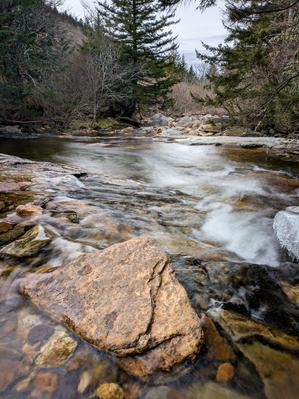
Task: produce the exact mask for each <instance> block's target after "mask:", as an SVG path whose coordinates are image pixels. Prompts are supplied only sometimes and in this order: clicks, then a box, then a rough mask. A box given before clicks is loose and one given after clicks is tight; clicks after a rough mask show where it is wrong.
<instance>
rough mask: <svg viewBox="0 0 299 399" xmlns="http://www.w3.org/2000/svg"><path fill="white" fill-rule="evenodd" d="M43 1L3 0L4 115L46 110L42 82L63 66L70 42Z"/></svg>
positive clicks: (0, 68) (0, 111) (0, 73)
mask: <svg viewBox="0 0 299 399" xmlns="http://www.w3.org/2000/svg"><path fill="white" fill-rule="evenodd" d="M52 11H53V10H52V9H51V7H49V6H48V5H47V4H46V3H45V1H43V0H2V2H1V5H0V26H1V29H0V97H1V105H0V117H1V118H3V119H10V118H13V119H14V118H27V117H30V116H31V115H32V114H41V115H42V113H43V110H42V107H41V105H40V104H39V101H38V98H39V97H40V95H41V89H42V82H43V81H44V80H45V78H46V77H48V76H49V74H50V73H52V72H53V71H54V70H55V69H57V68H60V67H61V65H60V63H59V60H60V57H59V56H60V55H61V54H62V53H64V52H65V51H67V43H66V42H65V41H64V40H63V38H62V36H59V28H58V26H57V24H56V23H55V18H54V17H53V14H52Z"/></svg>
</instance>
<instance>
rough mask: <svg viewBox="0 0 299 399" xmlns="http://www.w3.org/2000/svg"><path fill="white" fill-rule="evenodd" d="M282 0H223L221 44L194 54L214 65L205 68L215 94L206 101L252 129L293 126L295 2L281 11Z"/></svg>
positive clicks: (297, 74)
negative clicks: (224, 31) (225, 32)
mask: <svg viewBox="0 0 299 399" xmlns="http://www.w3.org/2000/svg"><path fill="white" fill-rule="evenodd" d="M282 3H284V5H285V6H286V4H287V2H278V1H276V0H271V1H268V0H267V1H266V0H259V1H256V0H234V1H231V2H227V6H226V17H227V21H226V27H227V28H228V31H229V35H228V37H227V39H226V41H225V44H224V45H221V46H219V47H217V48H213V47H209V46H205V47H206V50H208V52H209V54H208V55H207V53H205V54H198V56H199V58H200V59H201V60H203V61H204V62H207V63H209V64H210V65H211V67H213V68H215V66H217V70H218V71H217V73H213V74H212V73H209V79H210V82H211V84H212V88H213V89H214V93H215V95H214V96H213V97H212V98H210V99H208V100H209V101H208V104H210V105H222V106H224V107H225V108H226V109H227V111H228V112H229V113H230V114H231V115H232V116H234V117H235V119H237V120H238V121H239V122H241V123H243V124H246V125H249V126H250V127H252V128H254V129H259V130H261V129H264V130H268V131H270V130H271V129H276V130H277V129H278V130H281V131H282V130H286V131H287V130H293V129H294V128H295V124H296V119H297V118H298V114H297V112H298V111H296V108H297V105H296V104H298V79H299V72H298V46H299V41H298V33H299V30H298V29H299V28H298V26H299V25H298V20H299V19H298V18H299V5H298V4H297V6H295V7H292V8H290V9H286V10H282V11H279V7H282V6H283V4H282ZM288 3H290V2H288ZM297 120H298V119H297Z"/></svg>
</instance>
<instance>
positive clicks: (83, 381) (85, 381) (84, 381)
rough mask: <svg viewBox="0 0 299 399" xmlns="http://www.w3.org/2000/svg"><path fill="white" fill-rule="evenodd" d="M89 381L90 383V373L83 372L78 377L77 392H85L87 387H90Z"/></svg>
mask: <svg viewBox="0 0 299 399" xmlns="http://www.w3.org/2000/svg"><path fill="white" fill-rule="evenodd" d="M91 381H92V376H91V375H90V373H89V372H88V371H84V372H83V373H82V374H81V376H80V381H79V384H78V388H77V391H78V392H79V393H80V394H82V393H83V392H85V391H86V389H87V388H88V386H89V385H90V383H91Z"/></svg>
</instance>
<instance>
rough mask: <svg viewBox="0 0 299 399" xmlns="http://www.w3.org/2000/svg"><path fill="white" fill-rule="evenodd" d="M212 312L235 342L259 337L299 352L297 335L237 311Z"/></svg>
mask: <svg viewBox="0 0 299 399" xmlns="http://www.w3.org/2000/svg"><path fill="white" fill-rule="evenodd" d="M211 313H213V314H214V315H215V316H216V320H217V322H218V323H219V324H220V325H221V327H222V328H223V329H224V331H225V332H226V334H227V335H228V336H229V337H230V338H231V339H232V341H233V342H234V343H239V342H243V341H244V340H246V341H247V340H251V339H253V338H255V339H256V338H259V339H262V340H263V341H266V342H268V343H269V344H272V345H275V346H276V347H281V348H282V349H285V350H289V351H293V352H298V353H299V338H297V337H294V336H291V335H287V334H285V333H284V332H282V331H280V330H278V329H275V328H272V327H268V326H266V325H265V324H262V323H258V322H256V321H253V320H250V319H248V318H246V317H244V316H242V315H239V314H238V313H236V312H229V311H227V310H222V311H220V312H219V313H218V312H215V313H214V312H211Z"/></svg>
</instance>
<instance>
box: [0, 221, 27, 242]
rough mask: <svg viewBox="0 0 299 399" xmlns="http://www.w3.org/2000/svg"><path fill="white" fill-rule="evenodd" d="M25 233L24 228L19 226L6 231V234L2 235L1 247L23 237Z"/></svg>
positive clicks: (0, 235)
mask: <svg viewBox="0 0 299 399" xmlns="http://www.w3.org/2000/svg"><path fill="white" fill-rule="evenodd" d="M24 233H25V228H24V226H22V225H20V224H18V225H16V226H14V228H12V229H10V230H8V231H6V232H5V233H0V245H4V244H7V243H8V242H11V241H13V240H15V239H16V238H18V237H20V236H22V235H23V234H24Z"/></svg>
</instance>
